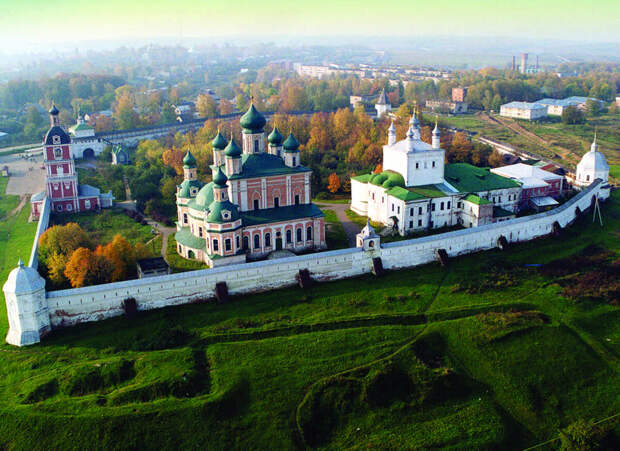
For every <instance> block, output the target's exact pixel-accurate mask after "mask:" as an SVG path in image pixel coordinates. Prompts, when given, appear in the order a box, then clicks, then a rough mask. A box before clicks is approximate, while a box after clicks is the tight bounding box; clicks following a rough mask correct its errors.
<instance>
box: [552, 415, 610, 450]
mask: <svg viewBox="0 0 620 451" xmlns="http://www.w3.org/2000/svg"><path fill="white" fill-rule="evenodd" d="M602 432H603V431H602V430H601V429H600V428H598V427H597V426H595V425H594V424H592V422H591V421H585V420H577V421H575V422H574V423H573V424H571V425H570V426H568V427H567V428H566V429H562V430H561V431H560V443H561V444H560V449H562V450H571V451H573V450H575V451H577V450H579V451H588V450H595V449H600V442H601V439H602V435H603V433H602Z"/></svg>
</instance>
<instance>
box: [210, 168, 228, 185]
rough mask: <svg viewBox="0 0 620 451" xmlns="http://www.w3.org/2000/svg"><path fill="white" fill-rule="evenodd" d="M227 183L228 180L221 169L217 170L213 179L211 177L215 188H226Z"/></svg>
mask: <svg viewBox="0 0 620 451" xmlns="http://www.w3.org/2000/svg"><path fill="white" fill-rule="evenodd" d="M227 181H228V178H227V177H226V175H224V173H223V172H222V168H221V167H219V168H217V173H216V174H215V177H213V183H215V186H217V187H218V188H226V182H227Z"/></svg>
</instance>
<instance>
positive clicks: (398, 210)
mask: <svg viewBox="0 0 620 451" xmlns="http://www.w3.org/2000/svg"><path fill="white" fill-rule="evenodd" d="M396 213H398V214H400V206H398V208H396Z"/></svg>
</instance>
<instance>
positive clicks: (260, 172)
mask: <svg viewBox="0 0 620 451" xmlns="http://www.w3.org/2000/svg"><path fill="white" fill-rule="evenodd" d="M311 171H312V169H309V168H306V167H305V166H297V167H294V168H291V167H289V166H286V165H285V164H284V161H283V160H282V158H280V157H278V156H276V155H270V154H268V153H252V154H246V155H243V156H242V157H241V173H240V174H232V175H231V176H230V177H228V180H236V179H246V178H254V177H263V176H270V175H285V174H295V173H300V172H311Z"/></svg>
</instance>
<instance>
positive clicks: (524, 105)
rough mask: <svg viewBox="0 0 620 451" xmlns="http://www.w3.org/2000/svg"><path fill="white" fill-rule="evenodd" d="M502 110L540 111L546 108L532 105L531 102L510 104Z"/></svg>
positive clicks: (536, 104)
mask: <svg viewBox="0 0 620 451" xmlns="http://www.w3.org/2000/svg"><path fill="white" fill-rule="evenodd" d="M501 107H502V108H518V109H520V110H540V109H542V108H545V106H544V105H541V104H539V103H530V102H510V103H506V104H504V105H502V106H501Z"/></svg>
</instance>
